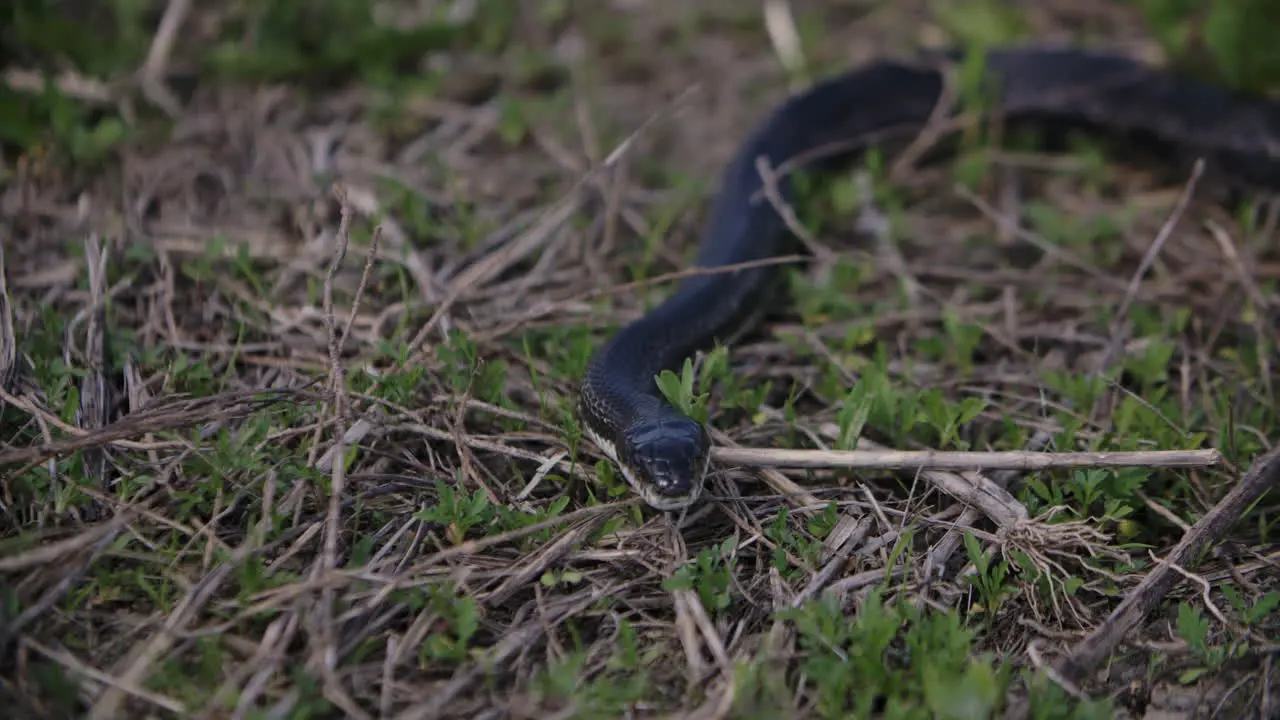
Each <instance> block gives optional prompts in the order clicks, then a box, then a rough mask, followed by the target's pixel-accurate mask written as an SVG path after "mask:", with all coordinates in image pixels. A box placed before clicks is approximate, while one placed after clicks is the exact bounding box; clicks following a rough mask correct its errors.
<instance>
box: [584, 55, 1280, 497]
mask: <svg viewBox="0 0 1280 720" xmlns="http://www.w3.org/2000/svg"><path fill="white" fill-rule="evenodd" d="M960 57H961V55H960V54H958V53H951V54H943V53H939V54H938V55H937V56H934V57H932V58H930V59H929V61H927V62H922V63H913V62H897V61H887V60H886V61H879V62H874V63H871V64H869V65H866V66H864V67H862V68H860V69H857V70H854V71H852V72H849V73H847V74H843V75H839V76H837V77H833V78H830V79H827V80H824V81H822V82H819V83H817V84H815V85H814V86H812V87H810V88H809V89H807V90H805V91H804V92H803V93H800V94H797V95H794V96H793V97H791V98H789V99H788V100H787V101H786V102H784V103H783V104H781V105H780V106H779V107H777V108H776V109H775V110H774V111H773V112H772V113H771V114H770V115H769V116H768V117H767V118H766V119H765V120H764V122H762V123H761V124H760V125H758V126H757V127H756V129H755V130H754V131H753V132H752V133H751V134H750V135H749V136H748V138H747V139H746V141H745V142H744V143H743V145H742V146H741V148H740V149H739V151H738V153H737V154H736V155H735V157H734V158H733V159H732V161H731V162H730V164H729V165H728V167H727V168H726V169H725V171H724V174H723V176H722V177H721V183H720V190H719V193H718V195H717V196H716V198H715V200H714V202H713V204H712V206H711V208H710V216H709V219H708V222H707V225H706V227H705V231H704V233H703V235H702V242H701V246H700V248H699V252H698V256H697V261H696V264H697V266H698V267H699V268H715V267H722V266H727V265H739V264H742V263H750V262H752V261H761V260H765V259H767V258H770V257H773V256H776V255H778V254H780V253H781V252H782V250H783V249H784V245H783V244H784V242H788V241H789V239H790V238H791V236H790V234H789V232H788V230H787V227H786V225H785V222H784V219H783V218H782V216H781V215H780V214H779V212H778V211H777V210H776V209H775V208H776V206H775V205H774V204H773V203H771V202H770V201H769V200H768V199H766V198H765V197H763V196H762V192H761V191H762V189H763V188H764V187H765V186H764V181H763V179H762V178H763V176H762V175H761V172H760V169H759V165H758V162H759V160H761V159H763V161H764V162H766V163H767V164H768V167H771V168H775V169H776V168H778V166H779V165H781V164H783V163H784V162H787V161H794V159H795V158H797V157H802V156H805V155H807V154H813V153H814V151H816V150H818V149H820V148H822V147H824V146H831V145H833V144H841V145H842V146H844V147H845V150H844V151H842V152H841V153H837V154H835V155H827V156H826V157H825V158H824V159H823V164H827V163H829V162H831V161H833V160H838V159H840V157H842V156H844V157H847V156H848V155H850V154H851V153H852V152H853V150H855V149H865V148H866V147H867V146H869V145H871V144H874V143H876V142H879V139H880V137H881V136H882V135H884V134H885V133H886V132H895V133H902V132H907V133H914V132H918V131H919V130H921V129H922V128H923V127H924V126H925V125H926V123H927V122H928V121H929V120H930V119H931V116H933V114H934V113H935V109H936V108H937V107H938V104H939V100H940V98H941V97H942V96H943V91H944V83H945V75H944V73H945V72H946V71H945V68H944V65H945V64H946V63H948V62H954V61H955V60H958V59H959V58H960ZM983 62H984V63H985V64H984V66H983V71H984V79H985V80H996V82H995V83H993V84H989V85H987V86H985V88H984V89H985V92H984V97H985V98H988V100H989V101H990V102H991V103H992V104H990V105H989V106H988V107H986V108H984V109H988V110H995V111H997V112H998V113H999V115H1000V117H1001V118H1004V119H1007V120H1009V121H1015V120H1032V121H1044V122H1048V123H1051V124H1058V125H1062V124H1064V123H1065V124H1068V125H1079V126H1084V127H1094V128H1104V129H1116V130H1126V131H1137V132H1141V133H1143V134H1145V135H1147V136H1149V137H1151V138H1154V139H1156V140H1159V141H1163V142H1167V143H1169V146H1170V147H1177V148H1184V149H1186V150H1189V151H1190V152H1192V153H1194V154H1195V155H1196V156H1198V157H1201V158H1203V159H1204V161H1205V162H1206V164H1207V165H1209V166H1216V168H1217V169H1218V170H1225V171H1226V174H1227V175H1228V176H1234V177H1235V178H1237V179H1239V180H1241V181H1243V183H1244V184H1246V185H1250V186H1262V187H1269V188H1275V187H1280V104H1277V103H1274V102H1269V101H1267V100H1264V99H1261V98H1252V97H1244V96H1241V95H1238V94H1235V93H1232V92H1230V91H1228V90H1226V89H1224V88H1220V87H1215V86H1213V85H1210V84H1207V83H1203V82H1200V81H1197V80H1193V79H1191V78H1188V77H1179V76H1177V75H1175V74H1172V73H1169V72H1165V71H1161V70H1158V69H1155V68H1152V67H1148V66H1146V65H1143V64H1141V63H1140V62H1138V61H1135V60H1132V59H1129V58H1125V57H1122V56H1116V55H1107V54H1101V53H1095V52H1086V51H1082V50H1077V49H1068V48H1042V47H1022V48H1008V49H997V50H988V51H987V52H986V53H985V55H984V60H983ZM985 80H984V81H985ZM775 188H776V191H777V193H778V196H780V197H781V198H782V199H783V200H789V199H790V193H791V192H792V188H791V185H790V183H789V182H788V180H787V178H786V177H785V176H784V177H781V178H779V179H777V181H776V185H775ZM778 272H779V270H778V266H777V265H768V264H760V263H757V264H756V265H754V266H750V267H749V268H747V269H735V270H733V271H728V272H719V273H709V274H699V275H693V276H690V277H689V278H688V279H686V280H684V281H683V283H682V284H681V285H680V287H679V288H678V289H677V291H676V292H675V293H674V294H673V295H671V296H670V297H669V298H668V299H666V300H665V301H664V302H663V303H661V304H660V305H658V306H657V307H655V308H654V309H653V310H652V311H651V312H649V313H647V314H645V315H644V316H643V317H641V318H640V319H638V320H636V321H635V322H632V323H631V324H629V325H628V326H626V327H625V328H623V329H622V330H621V331H620V332H618V333H617V334H616V335H615V336H614V337H613V338H612V339H610V340H609V341H608V342H607V343H606V344H605V345H604V346H602V347H601V348H600V349H599V350H598V351H597V352H596V353H595V354H594V355H593V356H592V358H591V359H590V361H589V364H588V367H587V371H586V375H585V378H584V380H583V383H582V389H581V397H580V402H579V412H580V415H581V417H582V420H583V424H584V428H585V431H586V434H587V436H588V437H589V438H590V439H591V440H592V441H593V442H594V443H595V444H596V445H597V446H598V447H599V448H600V449H601V450H602V451H603V452H604V453H605V454H606V455H607V456H608V457H609V458H610V459H611V460H613V461H614V462H615V463H616V464H617V465H618V467H619V469H620V470H621V471H622V473H623V476H624V478H625V479H626V481H627V483H628V484H629V485H630V486H631V488H632V489H633V490H635V491H636V492H637V493H638V494H639V495H640V496H641V497H642V498H643V499H644V500H645V501H646V502H647V503H648V504H649V505H650V506H652V507H654V508H657V509H661V510H673V509H678V508H682V507H684V506H686V505H689V504H690V503H692V502H693V501H695V500H696V499H697V498H698V497H699V496H700V494H701V489H702V483H703V475H704V473H705V472H706V469H707V466H708V463H709V460H710V439H709V435H708V432H707V430H706V428H704V427H703V425H702V424H701V423H699V422H697V421H695V420H693V419H691V418H689V417H687V416H686V415H684V414H683V413H682V412H680V411H679V410H677V409H676V408H674V407H673V406H671V405H670V404H669V403H667V401H666V400H665V399H664V398H663V397H662V394H661V393H660V391H659V388H658V385H657V383H656V382H655V376H657V375H658V374H659V373H660V372H661V371H662V370H666V369H670V370H673V371H677V372H678V370H679V368H680V367H681V366H682V365H683V363H684V361H685V358H687V357H690V356H692V355H694V354H695V353H697V352H699V351H702V350H706V349H709V348H711V347H713V346H714V345H715V344H716V343H717V342H720V343H723V344H729V343H732V342H733V340H734V338H736V337H740V336H741V335H742V333H743V332H745V331H746V330H747V329H748V328H749V327H750V324H751V322H752V321H754V320H756V319H758V318H759V316H760V314H761V310H762V307H761V306H762V302H763V300H764V299H765V298H766V297H769V295H768V294H767V293H766V292H765V291H766V290H767V289H768V288H770V287H771V283H772V281H773V280H774V279H775V275H776V274H777V273H778Z"/></svg>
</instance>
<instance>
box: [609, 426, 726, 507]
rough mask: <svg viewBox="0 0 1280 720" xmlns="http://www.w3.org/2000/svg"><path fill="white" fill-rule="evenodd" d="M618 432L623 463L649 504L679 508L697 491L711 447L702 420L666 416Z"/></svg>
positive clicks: (697, 492) (705, 468)
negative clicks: (620, 438)
mask: <svg viewBox="0 0 1280 720" xmlns="http://www.w3.org/2000/svg"><path fill="white" fill-rule="evenodd" d="M622 435H623V437H622V449H623V453H624V455H625V457H624V463H625V464H626V466H627V467H629V468H630V470H631V472H632V473H633V474H634V475H635V477H634V478H633V479H632V482H633V484H634V485H636V490H637V491H638V492H639V493H640V494H641V496H642V497H644V499H645V501H646V502H648V503H649V505H651V506H653V507H655V508H658V509H660V510H670V509H675V508H680V507H683V506H685V505H688V504H689V503H691V502H693V501H694V500H696V499H697V497H698V495H699V494H701V492H702V476H703V473H705V472H706V470H707V462H708V460H709V459H710V446H711V439H710V437H709V436H708V435H707V429H706V428H705V427H703V426H702V423H700V422H698V421H696V420H694V419H692V418H689V417H685V416H683V415H675V416H670V415H669V416H666V417H661V418H656V419H648V420H643V421H641V422H638V423H636V424H634V425H632V426H631V427H629V428H627V429H626V430H625V431H624V432H623V434H622Z"/></svg>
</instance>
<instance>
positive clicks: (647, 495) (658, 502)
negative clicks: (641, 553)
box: [583, 423, 711, 512]
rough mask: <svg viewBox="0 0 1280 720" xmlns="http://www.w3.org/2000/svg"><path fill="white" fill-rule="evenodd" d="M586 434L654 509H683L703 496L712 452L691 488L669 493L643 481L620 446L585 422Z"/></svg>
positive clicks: (642, 498) (632, 488)
mask: <svg viewBox="0 0 1280 720" xmlns="http://www.w3.org/2000/svg"><path fill="white" fill-rule="evenodd" d="M583 432H584V434H585V435H586V436H587V437H588V438H589V439H590V440H591V442H592V443H593V444H594V445H595V446H596V447H598V448H600V452H602V453H604V454H605V456H606V457H608V458H609V460H611V461H612V462H613V464H614V466H615V467H617V468H618V470H619V471H621V473H622V479H623V480H625V481H626V483H627V486H628V487H630V488H631V490H632V491H633V492H635V494H636V495H639V496H640V499H641V500H643V501H644V502H645V504H646V505H648V506H649V507H651V508H653V509H654V510H660V511H665V512H670V511H674V510H683V509H685V508H687V507H689V506H691V505H693V504H694V503H696V502H697V501H698V500H699V499H700V498H701V497H702V489H703V478H704V477H705V476H706V473H707V470H708V469H709V468H710V467H711V454H710V453H707V457H706V458H705V459H704V460H703V463H702V468H701V471H700V472H699V473H698V474H697V476H696V477H695V478H694V479H693V482H692V483H691V484H690V486H689V489H688V490H687V491H685V492H683V493H679V494H668V493H663V492H660V491H659V490H658V489H657V488H656V487H655V486H653V485H652V484H651V483H646V482H642V481H641V480H640V478H639V476H638V475H637V473H636V472H635V470H634V469H632V468H631V467H629V466H628V465H627V464H626V463H624V462H622V460H621V459H620V458H619V456H618V447H617V445H615V444H614V443H613V442H611V441H609V440H608V439H606V438H605V437H604V436H603V435H601V434H600V433H598V432H596V431H595V430H594V429H593V428H592V427H591V425H590V424H589V423H584V424H583Z"/></svg>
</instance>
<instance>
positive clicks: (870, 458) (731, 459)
mask: <svg viewBox="0 0 1280 720" xmlns="http://www.w3.org/2000/svg"><path fill="white" fill-rule="evenodd" d="M711 455H712V458H713V459H715V460H717V461H718V462H722V463H726V464H731V465H745V466H751V467H789V468H870V469H880V470H925V469H928V470H1048V469H1054V468H1113V467H1209V466H1213V465H1217V464H1218V462H1219V461H1221V459H1222V457H1221V455H1220V454H1219V453H1218V451H1217V450H1214V449H1209V450H1150V451H1134V452H1063V453H1041V452H1027V451H1025V450H1011V451H1007V452H958V451H956V452H951V451H938V450H919V451H867V450H783V449H773V448H729V447H716V448H714V449H712V451H711Z"/></svg>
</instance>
